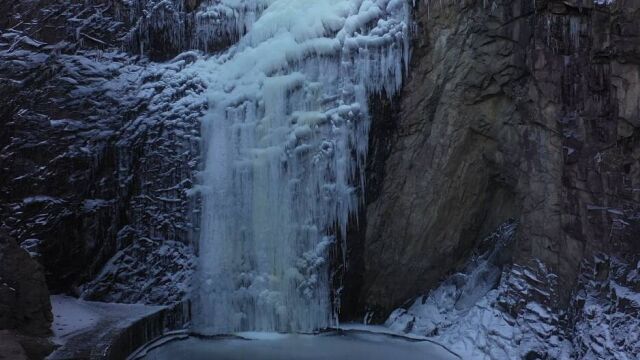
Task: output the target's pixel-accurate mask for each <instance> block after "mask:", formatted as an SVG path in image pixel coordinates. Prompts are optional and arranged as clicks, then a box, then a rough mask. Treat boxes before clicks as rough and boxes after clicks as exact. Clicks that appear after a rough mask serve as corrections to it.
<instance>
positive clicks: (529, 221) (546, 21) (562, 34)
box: [360, 0, 640, 316]
mask: <svg viewBox="0 0 640 360" xmlns="http://www.w3.org/2000/svg"><path fill="white" fill-rule="evenodd" d="M639 7H640V3H639V2H638V1H615V2H613V3H612V4H608V5H604V4H603V5H599V4H594V3H593V2H591V1H582V2H580V1H578V2H576V1H536V2H534V1H491V2H482V1H471V0H469V1H444V2H427V3H423V2H421V3H420V4H419V5H418V10H417V12H416V21H417V25H418V27H417V31H416V34H415V39H414V50H413V59H412V66H411V70H410V72H409V75H408V79H407V82H406V85H405V88H404V90H403V93H402V94H401V96H400V103H399V105H398V107H399V110H398V113H397V115H395V116H389V117H386V118H379V119H377V120H376V121H377V122H378V124H377V125H376V123H375V122H374V125H373V126H374V133H373V137H374V138H373V139H372V144H373V147H374V149H373V150H372V151H373V153H374V154H375V153H376V151H378V152H383V153H384V152H385V151H386V156H384V158H385V159H384V168H383V170H380V165H376V166H377V168H378V171H377V172H375V173H374V174H375V175H376V178H375V182H373V184H378V185H377V191H374V192H372V195H371V196H370V197H369V198H368V199H367V201H368V203H369V205H368V207H367V210H366V221H367V226H366V237H365V240H364V244H363V256H362V258H363V259H364V260H363V261H364V265H363V279H364V283H363V287H362V290H361V296H360V299H361V305H362V306H363V307H364V308H368V309H369V310H372V311H377V314H379V315H378V316H380V315H381V316H384V315H385V314H386V313H388V311H390V310H391V309H393V308H394V307H397V306H400V305H402V303H403V302H405V301H407V300H408V299H411V298H412V297H414V296H416V294H418V293H421V292H426V291H427V290H429V289H431V288H433V287H434V286H435V285H436V284H437V283H438V282H439V281H441V279H443V277H444V276H445V275H446V274H447V273H449V272H451V271H455V269H459V268H460V266H461V265H462V263H463V262H464V261H465V260H466V259H467V258H468V257H469V254H470V253H471V251H472V249H473V248H474V244H476V243H477V242H478V240H479V239H481V238H482V237H483V236H485V235H486V234H488V233H489V232H490V231H492V230H493V229H495V228H496V227H497V225H498V224H500V223H502V222H504V221H505V220H506V219H507V218H514V219H516V220H517V221H518V222H519V224H520V225H519V229H518V233H517V236H516V240H515V241H516V243H515V247H514V249H515V250H514V252H515V253H514V261H515V262H516V263H517V264H520V265H523V266H527V265H535V262H536V261H542V262H543V263H544V264H545V265H546V266H548V267H549V269H551V271H552V272H553V273H556V274H557V275H558V276H559V279H560V282H561V283H562V284H563V286H562V287H560V288H559V289H558V294H559V295H558V299H557V300H558V302H559V303H560V304H563V305H566V304H567V303H568V299H569V296H570V294H571V292H572V291H573V289H574V288H575V285H576V282H577V278H578V276H577V275H578V273H579V269H580V263H581V261H582V259H584V258H589V257H591V256H592V255H594V254H595V253H598V252H604V253H609V254H621V255H624V254H629V253H636V254H637V253H638V250H639V249H638V243H637V241H635V240H634V239H635V238H636V237H637V229H638V214H639V210H640V202H639V200H640V198H639V195H640V193H639V192H638V191H637V189H638V188H639V187H640V184H639V181H640V177H638V174H639V172H640V164H639V162H638V160H639V158H640V157H639V154H640V141H639V139H640V138H639V136H640V131H639V130H638V125H640V124H639V120H640V118H639V115H638V102H639V101H640V100H639V99H640V93H639V90H640V82H639V80H638V69H639V64H640V62H639V58H638V54H639V53H640V52H639V50H640V38H639V31H638V30H639V28H640V20H639V19H640V16H639V10H638V8H639ZM385 122H394V123H393V124H392V125H389V124H385ZM376 127H378V128H383V129H389V128H391V129H395V130H394V131H392V132H391V134H392V138H390V139H389V138H388V133H389V132H388V131H386V134H385V135H384V136H386V137H387V138H386V139H385V140H388V141H391V145H388V144H385V146H386V148H381V147H379V146H378V149H377V150H376V144H381V143H384V141H382V140H380V139H379V138H378V139H376V136H378V137H379V136H380V134H376V130H375V129H376ZM379 157H380V156H377V158H379ZM373 167H374V166H373V165H370V168H373ZM381 175H382V176H383V178H382V179H381V178H380V176H381Z"/></svg>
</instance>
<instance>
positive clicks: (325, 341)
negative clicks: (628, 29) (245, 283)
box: [144, 332, 458, 360]
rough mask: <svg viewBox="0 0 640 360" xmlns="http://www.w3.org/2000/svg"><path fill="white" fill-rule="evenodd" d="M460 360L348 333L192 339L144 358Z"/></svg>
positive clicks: (426, 346)
mask: <svg viewBox="0 0 640 360" xmlns="http://www.w3.org/2000/svg"><path fill="white" fill-rule="evenodd" d="M186 358H188V359H191V360H205V359H206V360H214V359H226V360H235V359H238V360H240V359H242V360H251V359H260V360H287V359H291V360H294V359H295V360H320V359H332V360H339V359H368V360H388V359H402V360H413V359H416V360H417V359H420V360H424V359H428V360H445V359H458V357H456V356H455V355H453V354H452V353H450V352H448V351H447V350H445V349H444V348H442V347H441V346H439V345H437V344H433V343H431V342H427V341H415V340H410V339H405V338H400V337H392V336H389V335H382V334H374V333H360V332H347V333H342V334H337V333H329V334H322V335H316V336H314V335H278V336H274V337H267V336H262V337H261V339H260V340H246V339H238V338H226V339H218V340H201V339H195V338H189V339H187V340H183V341H175V342H171V343H168V344H166V345H164V346H162V347H159V348H156V349H154V350H151V351H150V352H149V353H148V354H147V355H146V357H144V359H147V360H165V359H167V360H169V359H186Z"/></svg>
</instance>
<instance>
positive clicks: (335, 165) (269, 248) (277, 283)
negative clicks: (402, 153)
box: [193, 0, 411, 334]
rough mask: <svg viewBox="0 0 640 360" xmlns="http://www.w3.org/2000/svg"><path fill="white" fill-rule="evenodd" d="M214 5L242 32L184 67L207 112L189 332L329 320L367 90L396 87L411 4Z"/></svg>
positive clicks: (354, 0)
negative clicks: (202, 92)
mask: <svg viewBox="0 0 640 360" xmlns="http://www.w3.org/2000/svg"><path fill="white" fill-rule="evenodd" d="M218 9H227V10H226V11H227V14H230V15H231V17H230V18H229V19H228V21H229V22H231V23H229V24H221V25H220V26H221V27H223V29H238V31H241V32H242V33H241V34H240V38H239V41H238V42H237V43H236V44H235V45H234V46H232V47H231V48H230V49H229V50H228V51H226V52H225V53H224V54H221V55H219V56H215V57H212V58H210V59H207V60H202V61H201V62H200V63H199V64H197V65H196V66H195V68H196V69H197V71H198V72H199V74H200V76H201V77H203V78H204V79H205V81H206V82H207V83H208V89H209V90H208V91H209V92H208V97H209V112H208V114H207V115H206V116H205V118H204V121H203V123H204V132H203V137H204V139H205V146H206V149H207V152H206V160H205V169H204V172H203V174H202V184H203V186H202V188H203V191H202V193H203V195H204V204H203V214H202V224H201V237H200V242H199V252H200V262H199V271H198V275H197V276H196V284H195V288H196V290H195V293H194V296H193V298H194V314H193V319H194V321H193V324H194V329H195V331H197V332H200V333H203V334H221V333H232V332H237V331H285V332H309V331H313V330H315V329H321V328H326V327H328V326H331V325H334V321H335V320H334V319H333V315H332V311H331V310H332V305H331V301H330V284H329V275H328V254H329V250H330V248H331V245H332V244H333V243H334V242H335V239H336V237H337V236H338V235H336V234H340V233H341V234H342V235H341V238H342V239H344V238H345V235H346V226H347V221H348V218H349V215H350V214H351V213H353V212H354V211H355V210H356V209H357V206H358V192H359V190H358V188H359V187H361V186H362V185H363V181H364V176H363V167H364V161H365V156H366V153H367V144H368V133H369V123H370V121H369V115H368V111H367V110H368V98H369V96H370V95H372V94H374V93H384V94H386V95H387V96H391V95H393V94H394V93H395V92H397V91H398V89H399V88H400V86H401V82H402V76H403V72H404V71H405V70H406V66H407V61H408V58H409V21H410V10H411V6H410V4H408V3H407V0H262V1H258V0H254V1H249V0H246V1H242V0H221V1H220V2H219V3H218ZM247 9H248V10H247ZM245 14H248V15H247V16H248V18H242V16H244V15H245Z"/></svg>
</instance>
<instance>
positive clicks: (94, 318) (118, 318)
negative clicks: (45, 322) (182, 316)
mask: <svg viewBox="0 0 640 360" xmlns="http://www.w3.org/2000/svg"><path fill="white" fill-rule="evenodd" d="M161 309H163V307H162V306H149V305H129V304H114V303H102V302H93V301H84V300H79V299H77V298H74V297H71V296H66V295H52V296H51V310H52V313H53V323H52V325H51V330H52V331H53V338H52V340H53V341H54V343H56V344H58V345H64V344H66V343H67V342H69V341H70V340H71V339H73V338H74V337H75V336H77V335H82V334H85V333H88V332H89V331H91V330H93V331H95V330H96V329H97V330H102V331H107V330H109V328H110V327H113V326H114V325H113V324H112V323H115V324H116V326H120V327H124V326H128V325H129V324H131V323H133V322H135V321H136V320H138V319H140V318H142V317H145V316H148V315H150V314H152V313H154V312H157V311H160V310H161ZM107 323H110V326H106V324H107ZM63 350H64V349H63Z"/></svg>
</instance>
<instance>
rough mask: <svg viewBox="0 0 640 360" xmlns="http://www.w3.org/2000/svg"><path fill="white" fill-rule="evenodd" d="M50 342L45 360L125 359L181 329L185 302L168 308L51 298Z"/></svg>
mask: <svg viewBox="0 0 640 360" xmlns="http://www.w3.org/2000/svg"><path fill="white" fill-rule="evenodd" d="M51 304H52V308H53V315H54V322H53V325H52V330H53V332H54V338H53V341H54V342H55V343H56V344H58V345H59V346H60V347H59V348H58V349H56V351H54V352H53V353H52V354H51V355H49V357H48V359H50V360H60V359H69V358H73V359H114V360H115V359H126V358H127V357H128V356H129V355H130V354H131V353H133V352H134V351H135V350H136V349H138V348H139V347H141V346H142V345H144V344H146V343H148V342H151V341H153V340H155V339H157V338H160V337H162V336H164V335H165V334H166V333H168V332H171V331H175V330H178V329H182V328H184V327H185V326H186V325H187V323H188V322H189V319H190V304H189V302H188V301H185V302H182V303H177V304H174V305H170V306H149V305H140V304H112V303H100V302H92V301H83V300H78V299H76V298H72V297H68V296H60V295H54V296H52V297H51Z"/></svg>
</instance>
